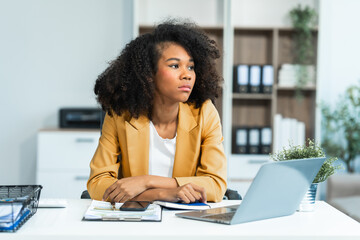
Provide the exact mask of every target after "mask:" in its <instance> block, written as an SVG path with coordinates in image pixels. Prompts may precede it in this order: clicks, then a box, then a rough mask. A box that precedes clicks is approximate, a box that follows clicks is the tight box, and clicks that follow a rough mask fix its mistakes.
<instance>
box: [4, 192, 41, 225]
mask: <svg viewBox="0 0 360 240" xmlns="http://www.w3.org/2000/svg"><path fill="white" fill-rule="evenodd" d="M41 189H42V186H41V185H11V186H10V185H8V186H0V232H15V231H16V230H18V229H19V228H20V227H21V226H22V225H23V224H24V223H25V222H26V221H27V220H28V219H29V218H30V217H31V216H33V215H34V214H35V213H36V210H37V207H38V205H39V199H40V192H41Z"/></svg>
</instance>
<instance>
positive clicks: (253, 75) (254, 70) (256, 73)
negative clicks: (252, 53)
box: [250, 65, 261, 93]
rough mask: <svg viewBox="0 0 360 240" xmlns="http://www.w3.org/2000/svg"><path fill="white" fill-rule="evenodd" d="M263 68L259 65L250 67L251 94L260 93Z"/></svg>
mask: <svg viewBox="0 0 360 240" xmlns="http://www.w3.org/2000/svg"><path fill="white" fill-rule="evenodd" d="M260 83H261V67H260V66H259V65H252V66H250V92H251V93H260Z"/></svg>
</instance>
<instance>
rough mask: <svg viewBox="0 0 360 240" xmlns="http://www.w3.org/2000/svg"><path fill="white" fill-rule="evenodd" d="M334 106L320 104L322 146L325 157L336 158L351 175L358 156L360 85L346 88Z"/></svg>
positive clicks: (359, 145) (359, 141)
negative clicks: (344, 165)
mask: <svg viewBox="0 0 360 240" xmlns="http://www.w3.org/2000/svg"><path fill="white" fill-rule="evenodd" d="M334 106H335V107H333V108H331V107H330V106H329V105H327V104H322V109H321V110H322V117H323V121H322V129H323V130H322V133H323V134H322V146H323V147H324V149H325V151H326V153H327V155H329V156H337V157H338V158H339V159H341V160H342V161H344V163H345V164H346V167H347V171H348V172H349V173H353V172H355V159H356V157H357V156H359V155H360V84H359V85H353V86H350V87H349V88H347V90H346V94H345V95H344V96H341V97H340V99H339V101H338V102H337V103H336V104H335V105H334Z"/></svg>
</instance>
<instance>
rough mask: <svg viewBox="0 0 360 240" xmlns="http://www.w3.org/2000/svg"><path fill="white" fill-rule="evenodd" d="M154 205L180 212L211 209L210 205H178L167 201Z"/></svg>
mask: <svg viewBox="0 0 360 240" xmlns="http://www.w3.org/2000/svg"><path fill="white" fill-rule="evenodd" d="M153 204H157V205H160V206H163V207H166V208H169V209H175V210H176V209H179V210H204V209H209V208H211V207H210V205H208V204H206V203H202V202H194V203H176V202H165V201H154V202H153Z"/></svg>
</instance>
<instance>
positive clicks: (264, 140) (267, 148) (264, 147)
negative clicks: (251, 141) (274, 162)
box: [260, 127, 272, 154]
mask: <svg viewBox="0 0 360 240" xmlns="http://www.w3.org/2000/svg"><path fill="white" fill-rule="evenodd" d="M260 137H261V144H260V153H261V154H269V153H270V152H271V141H272V132H271V128H270V127H264V128H262V129H261V136H260Z"/></svg>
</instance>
